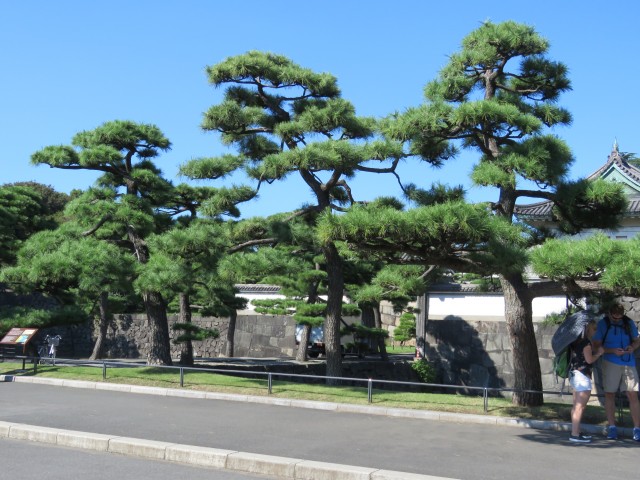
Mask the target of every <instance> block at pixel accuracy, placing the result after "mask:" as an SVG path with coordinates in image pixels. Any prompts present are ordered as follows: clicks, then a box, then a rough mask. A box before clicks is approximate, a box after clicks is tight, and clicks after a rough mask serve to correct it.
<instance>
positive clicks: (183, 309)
mask: <svg viewBox="0 0 640 480" xmlns="http://www.w3.org/2000/svg"><path fill="white" fill-rule="evenodd" d="M189 303H190V301H189V294H188V293H180V315H179V318H178V323H191V305H190V304H189ZM180 364H181V365H189V366H192V365H193V342H192V341H191V339H189V340H186V341H184V342H182V349H181V350H180Z"/></svg>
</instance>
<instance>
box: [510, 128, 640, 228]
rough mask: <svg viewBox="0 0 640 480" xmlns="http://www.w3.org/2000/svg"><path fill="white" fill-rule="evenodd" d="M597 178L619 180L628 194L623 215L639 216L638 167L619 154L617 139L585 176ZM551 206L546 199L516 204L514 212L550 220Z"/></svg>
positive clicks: (532, 217) (537, 218)
mask: <svg viewBox="0 0 640 480" xmlns="http://www.w3.org/2000/svg"><path fill="white" fill-rule="evenodd" d="M598 178H602V179H605V180H609V181H612V182H621V183H622V184H623V185H624V187H625V190H626V192H627V195H628V196H629V205H628V207H627V212H626V214H625V216H627V217H635V216H640V168H638V167H636V166H635V165H631V164H630V163H628V162H627V161H626V160H625V158H624V156H623V155H621V154H620V150H619V148H618V142H617V141H616V142H614V144H613V149H612V150H611V153H610V154H609V156H608V157H607V161H606V163H605V164H604V165H603V166H602V167H600V168H599V169H598V170H596V171H595V172H593V173H592V174H591V175H589V176H588V177H587V179H588V180H595V179H598ZM552 208H553V203H552V202H550V201H548V200H546V201H544V202H537V203H531V204H529V205H516V208H515V212H514V213H515V214H516V216H517V217H518V218H519V219H521V220H525V221H527V220H529V221H531V220H534V221H535V220H537V221H552V220H553V217H552Z"/></svg>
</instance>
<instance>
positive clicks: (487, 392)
mask: <svg viewBox="0 0 640 480" xmlns="http://www.w3.org/2000/svg"><path fill="white" fill-rule="evenodd" d="M13 358H15V359H18V360H22V369H23V370H27V363H33V367H32V368H33V372H34V374H36V373H37V372H38V367H39V363H40V362H42V364H44V365H46V364H47V363H50V364H53V362H50V359H48V358H42V357H27V356H16V357H13ZM0 359H3V357H0ZM55 365H56V366H58V367H61V366H84V367H87V366H89V367H96V368H101V369H102V378H103V379H104V380H106V379H107V376H108V375H107V372H108V370H109V369H110V368H154V369H166V370H169V371H172V370H173V371H176V374H178V375H179V383H180V387H181V388H183V387H184V378H185V373H188V372H198V373H202V372H211V373H219V374H225V375H229V374H233V375H236V376H242V377H247V376H251V377H254V378H256V377H258V378H260V377H263V378H264V380H266V385H267V387H266V388H267V392H268V394H269V395H272V394H273V384H274V379H277V378H280V379H285V380H286V379H293V380H296V379H313V380H320V379H323V380H325V381H327V380H329V381H331V382H336V381H338V382H349V383H350V384H352V385H353V384H355V385H358V384H361V385H362V388H365V387H366V389H367V401H368V403H373V393H374V388H375V386H384V385H396V386H397V385H400V386H407V387H418V388H420V389H424V388H433V389H439V390H441V391H442V390H445V391H446V390H451V391H462V392H464V393H469V392H475V394H476V396H478V397H480V396H481V397H482V403H483V411H484V413H488V411H489V398H490V397H491V396H501V397H504V395H505V394H509V393H512V394H513V393H534V394H539V393H541V394H543V395H552V396H559V397H561V398H563V397H564V396H565V395H566V396H571V395H572V394H571V393H569V392H567V391H557V390H553V391H550V390H542V391H538V390H519V389H515V388H498V387H472V386H466V385H448V384H441V383H421V382H405V381H396V380H378V379H374V378H368V379H367V378H354V377H331V376H325V375H305V374H298V373H280V372H262V371H257V370H255V371H254V370H235V369H228V368H215V367H204V366H203V367H186V366H172V365H147V364H141V363H134V362H119V361H110V360H95V361H92V360H77V359H67V358H60V357H58V358H56V361H55ZM332 386H337V387H340V385H337V384H336V385H333V383H332Z"/></svg>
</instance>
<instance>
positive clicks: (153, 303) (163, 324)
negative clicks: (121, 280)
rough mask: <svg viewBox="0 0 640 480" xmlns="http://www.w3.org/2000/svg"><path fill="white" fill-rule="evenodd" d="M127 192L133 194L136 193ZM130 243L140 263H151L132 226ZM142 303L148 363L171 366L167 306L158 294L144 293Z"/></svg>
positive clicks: (128, 230)
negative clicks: (145, 317) (146, 335)
mask: <svg viewBox="0 0 640 480" xmlns="http://www.w3.org/2000/svg"><path fill="white" fill-rule="evenodd" d="M127 192H128V193H130V194H133V193H135V192H132V191H129V188H127ZM127 235H128V237H129V241H130V242H131V244H132V245H133V249H134V251H135V255H136V258H137V260H138V262H140V263H147V262H148V261H149V251H148V250H147V246H146V244H145V242H144V239H143V238H142V237H141V236H140V235H138V232H137V231H136V229H135V228H133V227H132V226H129V227H128V228H127ZM142 301H143V302H144V308H145V311H146V312H147V326H148V327H149V333H150V341H149V353H148V354H147V363H148V364H149V365H171V364H172V362H171V343H170V342H171V337H170V336H169V321H168V319H167V306H166V305H165V303H164V299H163V298H162V295H161V294H160V293H158V292H144V293H143V294H142Z"/></svg>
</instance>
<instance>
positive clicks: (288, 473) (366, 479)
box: [0, 421, 452, 480]
mask: <svg viewBox="0 0 640 480" xmlns="http://www.w3.org/2000/svg"><path fill="white" fill-rule="evenodd" d="M0 438H8V439H13V440H27V441H32V442H40V443H47V444H52V445H58V446H64V447H71V448H77V449H82V450H94V451H100V452H106V453H114V454H120V455H127V456H132V457H140V458H146V459H150V460H164V461H167V462H173V463H180V464H184V465H194V466H198V467H210V468H216V469H225V470H233V471H236V472H246V473H254V474H260V475H275V476H278V477H282V478H290V479H294V480H452V479H446V478H444V477H434V476H431V475H420V474H415V473H406V472H396V471H390V470H378V469H375V468H366V467H357V466H353V465H340V464H335V463H325V462H314V461H308V460H302V459H298V458H287V457H277V456H271V455H260V454H256V453H247V452H237V451H234V450H222V449H217V448H207V447H196V446H192V445H182V444H176V443H168V442H158V441H155V440H144V439H140V438H130V437H120V436H111V435H104V434H96V433H87V432H78V431H74V430H64V429H58V428H48V427H38V426H34V425H24V424H20V423H12V422H3V421H0Z"/></svg>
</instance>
